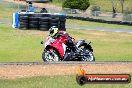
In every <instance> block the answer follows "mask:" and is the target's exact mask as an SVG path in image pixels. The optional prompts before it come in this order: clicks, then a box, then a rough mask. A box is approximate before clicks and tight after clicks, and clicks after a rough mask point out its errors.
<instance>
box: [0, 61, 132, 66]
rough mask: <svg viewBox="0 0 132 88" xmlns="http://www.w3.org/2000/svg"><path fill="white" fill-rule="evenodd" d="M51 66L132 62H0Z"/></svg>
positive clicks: (130, 62) (126, 62)
mask: <svg viewBox="0 0 132 88" xmlns="http://www.w3.org/2000/svg"><path fill="white" fill-rule="evenodd" d="M50 64H72V65H74V64H77V65H79V64H80V65H81V64H84V65H85V64H106V65H107V64H119V65H120V64H132V61H95V62H81V61H62V62H0V66H2V65H50Z"/></svg>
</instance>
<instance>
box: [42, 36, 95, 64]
mask: <svg viewBox="0 0 132 88" xmlns="http://www.w3.org/2000/svg"><path fill="white" fill-rule="evenodd" d="M65 41H66V38H65V37H64V36H59V37H57V38H56V39H53V38H52V37H49V36H48V38H47V39H46V42H45V49H44V52H43V53H42V59H43V61H44V62H45V61H46V62H52V61H56V62H57V61H95V57H94V55H93V49H92V47H91V45H90V43H91V42H90V43H89V44H87V43H86V42H85V40H79V41H77V42H76V43H75V45H76V47H77V48H78V50H77V51H76V52H73V51H72V49H70V48H69V47H68V46H67V45H66V44H65ZM41 44H43V41H42V42H41Z"/></svg>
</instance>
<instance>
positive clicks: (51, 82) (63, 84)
mask: <svg viewBox="0 0 132 88" xmlns="http://www.w3.org/2000/svg"><path fill="white" fill-rule="evenodd" d="M131 87H132V83H129V84H86V85H83V86H80V85H78V84H77V83H76V80H75V76H50V77H49V76H44V77H32V78H22V79H14V80H2V79H0V88H131Z"/></svg>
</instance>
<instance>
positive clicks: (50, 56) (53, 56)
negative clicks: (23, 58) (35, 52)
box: [42, 49, 60, 62]
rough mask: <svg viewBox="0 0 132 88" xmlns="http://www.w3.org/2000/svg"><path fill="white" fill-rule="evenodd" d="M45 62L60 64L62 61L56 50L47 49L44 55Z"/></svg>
mask: <svg viewBox="0 0 132 88" xmlns="http://www.w3.org/2000/svg"><path fill="white" fill-rule="evenodd" d="M42 59H43V61H44V62H58V61H60V58H59V55H58V53H57V51H56V50H55V49H45V50H44V52H43V53H42Z"/></svg>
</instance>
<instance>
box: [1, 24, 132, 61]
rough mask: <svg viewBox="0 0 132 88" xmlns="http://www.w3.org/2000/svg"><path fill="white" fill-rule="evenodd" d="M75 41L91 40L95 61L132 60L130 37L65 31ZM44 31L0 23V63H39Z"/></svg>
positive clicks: (44, 36)
mask: <svg viewBox="0 0 132 88" xmlns="http://www.w3.org/2000/svg"><path fill="white" fill-rule="evenodd" d="M67 32H68V33H69V34H70V35H71V36H72V37H75V39H76V40H77V39H86V41H87V42H89V41H91V42H92V44H91V45H92V46H93V49H94V54H95V57H96V61H132V59H131V58H132V34H129V33H114V32H100V31H88V30H76V29H68V31H67ZM47 35H48V33H47V32H40V31H34V30H30V31H29V30H15V29H12V28H11V25H5V24H0V62H29V61H42V59H41V54H42V52H43V49H44V47H43V45H41V44H40V42H41V41H42V40H43V38H44V39H45V38H46V36H47Z"/></svg>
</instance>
